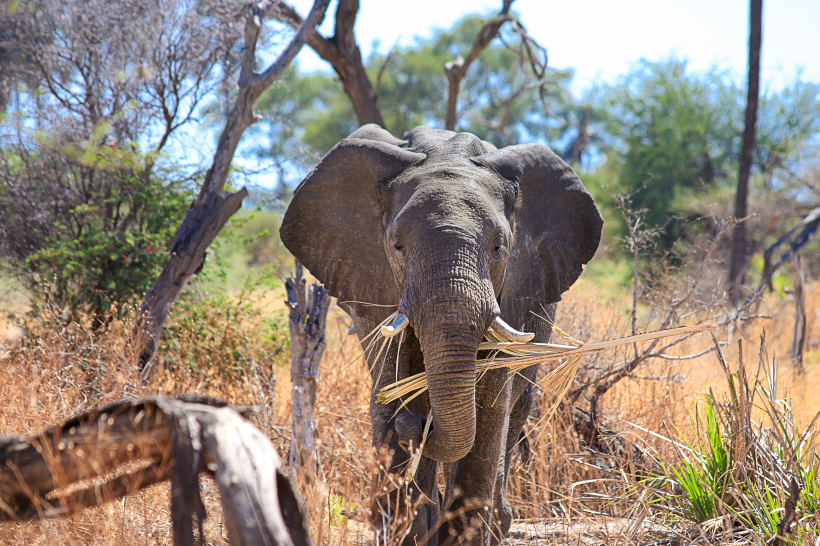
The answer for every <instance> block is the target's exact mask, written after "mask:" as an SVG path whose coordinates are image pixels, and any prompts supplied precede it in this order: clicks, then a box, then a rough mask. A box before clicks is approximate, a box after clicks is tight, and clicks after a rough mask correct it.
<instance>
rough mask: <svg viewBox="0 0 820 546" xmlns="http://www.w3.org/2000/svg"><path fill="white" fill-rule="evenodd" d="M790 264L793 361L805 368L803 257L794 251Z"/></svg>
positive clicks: (805, 326)
mask: <svg viewBox="0 0 820 546" xmlns="http://www.w3.org/2000/svg"><path fill="white" fill-rule="evenodd" d="M789 265H791V268H792V273H793V278H794V293H793V296H794V336H793V338H792V363H794V364H797V367H798V369H799V370H801V371H802V370H803V355H804V354H805V352H806V329H807V326H808V325H807V323H806V282H805V275H804V274H803V257H802V256H800V254H798V253H797V252H794V251H792V252H791V256H790V261H789Z"/></svg>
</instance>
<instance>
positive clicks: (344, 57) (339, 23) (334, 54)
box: [271, 0, 388, 129]
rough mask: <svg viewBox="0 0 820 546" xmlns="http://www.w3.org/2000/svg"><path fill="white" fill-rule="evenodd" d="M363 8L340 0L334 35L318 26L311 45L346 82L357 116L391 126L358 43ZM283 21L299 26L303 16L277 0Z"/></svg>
mask: <svg viewBox="0 0 820 546" xmlns="http://www.w3.org/2000/svg"><path fill="white" fill-rule="evenodd" d="M358 11H359V0H339V5H338V7H337V8H336V27H335V31H334V35H333V37H331V38H325V37H323V36H322V35H321V34H319V32H318V31H316V30H314V31H313V32H312V33H311V34H310V36H309V37H308V41H307V43H308V45H309V46H310V47H311V48H312V49H313V50H314V51H315V52H316V54H317V55H319V57H321V58H322V59H324V60H325V61H327V62H328V63H330V65H331V66H332V67H333V70H335V71H336V74H337V75H338V76H339V80H340V81H341V82H342V88H343V89H344V92H345V94H346V95H347V96H348V98H349V99H350V104H351V105H353V111H354V112H355V113H356V119H357V120H358V122H359V124H360V125H365V124H367V123H375V124H377V125H380V126H382V127H384V128H385V129H388V127H387V124H386V123H385V121H384V116H382V112H381V109H380V108H379V105H378V102H377V97H376V93H375V92H374V90H373V85H372V84H371V82H370V78H369V77H368V75H367V70H366V69H365V67H364V63H363V62H362V54H361V51H359V46H358V45H357V44H356V34H355V32H354V30H353V27H354V25H355V24H356V15H357V13H358ZM271 14H272V16H273V17H274V18H275V19H278V20H279V21H281V22H283V23H285V24H287V25H290V26H291V27H293V28H299V26H300V25H301V24H302V18H301V17H300V16H299V14H298V13H296V10H294V9H293V8H292V7H291V6H289V5H287V4H285V3H284V2H277V3H276V5H275V6H274V9H273V10H272V12H271Z"/></svg>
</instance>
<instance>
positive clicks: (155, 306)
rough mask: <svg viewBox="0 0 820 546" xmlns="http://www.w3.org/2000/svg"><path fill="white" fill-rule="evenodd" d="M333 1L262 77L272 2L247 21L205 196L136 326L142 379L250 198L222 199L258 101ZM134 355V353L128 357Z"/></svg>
mask: <svg viewBox="0 0 820 546" xmlns="http://www.w3.org/2000/svg"><path fill="white" fill-rule="evenodd" d="M329 2H330V0H316V1H315V3H314V4H313V9H312V10H311V12H310V15H308V18H307V19H306V20H305V21H304V23H303V24H302V25H301V26H300V28H299V31H298V32H297V33H296V35H295V36H294V37H293V39H292V40H291V42H290V43H289V44H288V46H287V47H286V48H285V50H284V51H283V52H282V53H281V54H280V55H279V58H277V59H276V61H274V62H273V63H272V64H271V65H270V66H269V67H268V68H267V69H266V70H265V71H264V72H262V73H257V72H254V70H253V67H254V63H255V62H256V44H257V40H258V38H259V31H260V27H261V21H262V19H263V18H264V17H265V15H266V13H267V12H268V11H269V10H271V8H272V7H273V4H274V2H273V1H272V0H262V1H260V2H259V3H255V4H253V6H252V8H251V11H250V13H249V14H248V16H247V18H246V20H245V49H244V51H243V53H242V66H241V71H240V74H239V93H238V96H237V98H236V103H235V104H234V106H233V108H232V109H231V111H230V113H229V114H228V120H227V122H226V123H225V129H224V130H223V131H222V135H221V136H220V137H219V144H218V145H217V148H216V153H215V154H214V160H213V164H212V165H211V168H210V169H209V170H208V173H207V174H206V175H205V181H204V182H203V184H202V190H201V191H200V193H199V196H198V197H197V199H196V200H195V201H194V202H193V203H192V204H191V208H190V209H188V212H187V213H186V215H185V218H184V219H183V220H182V224H181V225H180V226H179V229H178V230H177V234H176V237H175V238H174V242H173V244H172V245H171V259H170V260H169V261H168V264H167V265H166V266H165V268H164V269H163V270H162V273H161V274H160V276H159V279H158V280H157V282H156V284H155V285H154V286H153V288H151V289H150V290H149V291H148V292H147V293H146V294H145V298H144V299H143V302H142V305H141V307H140V312H139V315H138V318H137V322H136V324H135V325H134V332H133V334H132V339H131V343H130V344H129V345H130V347H129V354H134V355H136V356H137V358H138V363H139V366H140V369H141V370H142V377H143V378H145V377H147V376H148V374H149V373H150V369H151V367H150V362H151V360H152V359H153V357H154V353H155V352H156V349H157V344H158V343H159V339H160V335H161V334H162V329H163V327H164V326H165V321H166V319H167V318H168V314H169V313H170V312H171V307H172V306H173V304H174V302H175V301H176V299H177V298H178V297H179V294H180V293H181V292H182V290H183V289H184V288H185V286H186V285H187V284H188V281H189V280H190V279H191V277H192V276H193V275H196V274H197V273H198V272H199V271H200V270H201V269H202V266H203V264H204V263H205V252H206V250H207V249H208V246H209V245H210V244H211V242H213V240H214V238H215V237H216V236H217V234H218V233H219V231H220V230H221V229H222V227H223V226H224V225H225V223H226V222H227V221H228V219H229V218H230V217H231V216H232V215H233V214H234V213H235V212H236V211H237V210H239V207H240V206H241V204H242V200H243V199H244V198H245V197H246V196H247V195H248V192H247V190H246V189H245V188H242V189H241V190H240V191H238V192H235V193H223V190H224V188H225V181H226V180H227V178H228V170H229V169H230V166H231V161H232V160H233V156H234V153H235V152H236V147H237V145H238V144H239V139H240V138H242V133H244V131H245V129H247V128H248V127H249V126H250V125H251V124H252V123H254V122H255V121H256V119H257V118H256V117H255V116H254V113H253V105H254V103H255V102H256V100H257V99H258V98H259V96H260V95H261V94H262V93H263V92H264V91H265V90H266V89H267V88H268V87H270V85H271V84H272V83H273V82H274V81H276V80H277V79H278V78H279V77H280V76H281V75H282V73H283V72H284V71H285V68H287V66H288V65H289V64H290V62H291V61H292V60H293V58H294V57H295V56H296V53H298V52H299V50H300V49H301V47H302V45H304V44H305V42H306V41H307V39H308V37H309V36H310V35H311V33H312V32H313V31H314V29H315V28H316V25H317V24H319V22H321V20H322V19H323V18H324V14H325V10H326V9H327V5H328V4H329ZM131 349H135V350H134V351H133V353H130V350H131Z"/></svg>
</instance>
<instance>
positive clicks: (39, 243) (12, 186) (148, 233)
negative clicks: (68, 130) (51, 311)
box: [0, 140, 191, 329]
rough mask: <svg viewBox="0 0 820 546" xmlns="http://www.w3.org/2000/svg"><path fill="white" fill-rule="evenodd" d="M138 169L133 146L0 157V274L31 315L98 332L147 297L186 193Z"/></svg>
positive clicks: (48, 148) (49, 147)
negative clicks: (71, 317)
mask: <svg viewBox="0 0 820 546" xmlns="http://www.w3.org/2000/svg"><path fill="white" fill-rule="evenodd" d="M147 160H150V157H149V159H146V157H144V156H143V155H142V154H140V152H139V151H138V147H137V145H136V143H131V144H130V145H128V146H124V147H123V148H120V147H119V146H118V145H95V144H94V143H92V142H85V143H84V146H83V147H77V146H75V144H74V143H63V144H62V145H57V143H54V142H47V141H45V140H43V141H40V142H39V144H38V146H37V147H36V148H35V149H26V148H23V149H17V150H14V151H9V152H6V153H4V154H2V155H0V217H2V218H3V223H2V227H0V242H1V243H2V246H1V247H0V251H2V257H3V258H4V262H3V265H4V266H5V268H7V269H9V270H11V272H12V274H15V275H16V276H17V277H18V278H19V279H20V280H22V281H23V282H24V284H25V285H26V286H27V287H28V288H29V289H30V290H31V292H32V294H33V295H34V296H35V297H34V299H33V303H34V304H35V306H39V305H43V304H57V306H58V308H63V309H66V310H69V311H71V312H73V313H76V311H78V310H80V311H85V312H90V313H91V314H92V316H93V318H94V323H93V325H94V327H95V328H96V329H98V328H99V327H101V326H103V325H104V321H105V320H107V319H110V318H111V317H112V315H111V314H110V313H109V311H110V307H111V306H112V304H114V305H116V304H121V305H120V306H119V307H118V311H119V312H120V313H121V312H123V311H124V310H125V305H124V304H125V303H128V302H130V301H133V300H134V299H135V298H138V297H140V296H141V295H142V294H143V293H144V292H145V290H147V289H148V288H149V286H150V284H151V283H152V282H153V281H154V278H155V276H156V275H157V273H158V272H159V270H160V269H161V268H162V266H163V265H164V263H165V261H166V260H167V254H166V252H167V248H168V246H169V244H170V241H171V239H172V238H173V236H174V233H175V230H176V227H177V225H178V224H179V222H180V221H181V220H182V217H183V216H184V214H185V210H186V209H187V207H188V203H189V202H190V199H191V193H190V191H189V189H188V187H187V185H186V184H184V183H183V181H182V180H179V179H174V176H177V175H173V174H172V173H167V172H162V171H161V170H151V171H149V170H146V168H145V163H146V161H147ZM23 196H25V198H21V197H23ZM103 317H105V318H103Z"/></svg>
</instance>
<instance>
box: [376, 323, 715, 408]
mask: <svg viewBox="0 0 820 546" xmlns="http://www.w3.org/2000/svg"><path fill="white" fill-rule="evenodd" d="M395 316H396V313H394V314H393V315H390V317H388V318H387V319H386V320H385V321H384V322H383V323H382V324H386V323H388V322H389V321H390V320H392V319H393V318H394V317H395ZM380 326H381V325H380ZM380 326H379V327H376V328H375V329H374V330H373V332H371V334H370V335H369V336H368V337H370V336H372V335H373V334H374V333H376V332H379V331H380ZM713 328H715V326H713V325H709V324H702V325H694V326H683V327H680V328H672V329H669V330H659V331H657V332H647V333H644V334H637V335H633V336H627V337H624V338H620V339H613V340H609V341H600V342H596V343H586V344H585V343H582V342H580V341H578V340H577V339H575V338H573V337H571V336H570V335H568V334H567V333H566V332H564V331H563V330H561V329H560V328H559V327H558V326H555V325H553V331H554V332H555V334H556V335H557V339H558V341H559V343H531V342H527V343H516V342H509V341H503V340H502V339H501V338H500V337H498V336H497V335H496V334H495V332H493V330H488V331H487V334H486V336H485V337H486V338H487V341H485V342H483V343H481V344H480V345H479V347H478V348H479V350H480V351H492V354H491V356H490V357H489V358H484V359H481V360H479V361H478V362H477V365H476V380H477V379H478V377H480V376H481V374H482V373H484V372H485V371H487V370H493V369H498V368H508V369H509V371H510V373H511V374H513V373H519V372H520V371H521V370H523V369H525V368H529V367H530V366H534V365H536V364H544V363H547V362H553V361H556V360H564V359H566V360H565V361H564V362H563V363H562V364H560V365H559V366H558V367H556V368H555V369H554V370H552V371H551V372H550V373H548V374H547V375H546V376H545V377H544V378H543V379H541V380H540V381H539V382H538V386H539V387H540V388H542V389H544V390H545V391H548V392H551V393H552V395H553V397H554V398H555V404H557V403H558V402H560V401H561V399H562V398H563V397H564V395H565V394H566V393H567V391H568V390H569V387H570V385H571V384H572V381H573V380H574V379H575V374H576V373H577V372H578V366H579V365H580V362H581V358H582V357H583V356H584V355H587V354H590V353H594V352H596V351H602V350H604V349H609V348H611V347H617V346H619V345H630V344H633V343H639V342H643V341H651V340H654V339H658V338H662V337H669V336H681V335H687V334H694V333H698V332H704V331H706V330H711V329H713ZM378 338H379V336H376V337H374V339H373V341H371V343H370V345H369V347H371V346H373V345H375V341H376V340H377V339H378ZM365 339H366V338H365ZM369 347H368V348H369ZM383 347H384V344H383V345H382V349H383ZM379 353H381V349H380V350H379ZM501 354H505V355H509V356H506V357H504V358H499V356H500V355H501ZM426 390H427V376H426V374H425V373H424V372H422V373H420V374H416V375H413V376H411V377H408V378H406V379H402V380H401V381H397V382H396V383H393V384H391V385H388V386H387V387H384V388H383V389H382V390H380V391H379V393H378V395H377V398H376V401H377V402H379V403H380V404H389V403H390V402H393V401H395V400H401V401H402V406H404V405H406V404H407V403H408V402H410V401H411V400H413V399H414V398H416V397H417V396H419V395H420V394H422V393H423V392H424V391H426Z"/></svg>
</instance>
